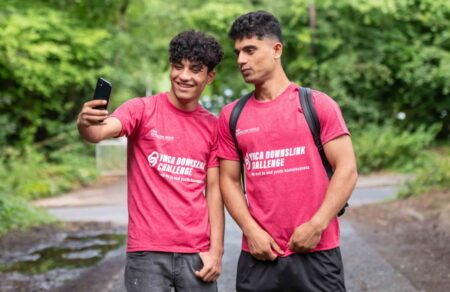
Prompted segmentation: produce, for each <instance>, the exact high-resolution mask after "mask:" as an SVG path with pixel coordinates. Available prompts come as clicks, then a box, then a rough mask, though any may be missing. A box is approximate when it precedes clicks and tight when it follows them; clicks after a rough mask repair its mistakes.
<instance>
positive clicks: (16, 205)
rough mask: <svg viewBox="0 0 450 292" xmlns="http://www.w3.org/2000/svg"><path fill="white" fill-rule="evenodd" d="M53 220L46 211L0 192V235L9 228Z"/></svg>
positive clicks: (20, 227)
mask: <svg viewBox="0 0 450 292" xmlns="http://www.w3.org/2000/svg"><path fill="white" fill-rule="evenodd" d="M53 221H55V219H54V218H52V217H51V216H50V215H48V213H47V212H45V211H44V210H42V209H40V208H36V207H32V206H30V205H29V203H28V202H27V201H26V200H25V199H23V198H21V197H18V196H15V195H10V194H6V193H3V192H0V235H1V234H2V233H5V232H6V231H8V230H9V229H22V228H25V227H29V226H36V225H39V224H43V223H48V222H53Z"/></svg>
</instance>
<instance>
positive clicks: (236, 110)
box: [229, 91, 253, 194]
mask: <svg viewBox="0 0 450 292" xmlns="http://www.w3.org/2000/svg"><path fill="white" fill-rule="evenodd" d="M252 94H253V91H252V92H250V93H247V94H246V95H244V96H243V97H241V98H240V99H239V101H238V102H237V103H236V104H235V105H234V107H233V110H232V111H231V115H230V121H229V127H230V134H231V136H232V137H233V141H234V145H235V146H236V151H237V153H238V154H239V160H240V163H241V183H242V191H243V192H244V194H245V177H244V157H243V155H242V150H241V149H240V148H239V145H238V141H237V138H236V126H237V122H238V120H239V116H240V115H241V112H242V110H243V109H244V106H245V104H246V103H247V101H248V100H249V99H250V97H251V96H252Z"/></svg>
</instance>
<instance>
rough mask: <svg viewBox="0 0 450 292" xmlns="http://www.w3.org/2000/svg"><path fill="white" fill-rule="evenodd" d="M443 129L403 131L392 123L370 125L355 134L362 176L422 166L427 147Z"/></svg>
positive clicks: (435, 127)
mask: <svg viewBox="0 0 450 292" xmlns="http://www.w3.org/2000/svg"><path fill="white" fill-rule="evenodd" d="M439 130H440V126H436V125H435V126H432V127H430V128H426V127H425V126H420V127H418V128H417V129H416V130H411V131H402V130H399V129H398V128H396V127H394V126H393V125H391V124H386V125H384V126H377V125H373V124H372V125H369V126H367V127H366V128H364V130H355V131H353V132H354V133H353V137H354V138H353V143H354V148H355V153H356V159H357V164H358V171H359V172H360V173H369V172H373V171H380V170H385V169H388V170H395V171H402V172H411V171H413V170H414V169H415V167H417V165H419V164H421V161H422V158H421V157H422V156H423V153H424V150H425V147H427V146H429V145H430V143H431V142H432V141H433V140H434V138H435V136H436V134H437V132H438V131H439Z"/></svg>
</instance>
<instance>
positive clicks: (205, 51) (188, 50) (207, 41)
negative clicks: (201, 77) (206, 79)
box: [169, 30, 223, 72]
mask: <svg viewBox="0 0 450 292" xmlns="http://www.w3.org/2000/svg"><path fill="white" fill-rule="evenodd" d="M183 59H187V60H189V61H190V62H198V63H199V64H201V65H205V66H206V67H208V72H211V71H212V70H214V68H215V67H216V66H217V65H218V64H219V63H220V61H222V59H223V50H222V47H221V46H220V44H219V42H218V41H217V40H216V39H215V38H214V37H212V36H209V35H206V34H204V33H203V32H200V31H195V30H186V31H183V32H181V33H179V34H178V35H177V36H175V37H174V38H173V39H172V40H171V41H170V45H169V61H170V62H171V63H181V61H182V60H183Z"/></svg>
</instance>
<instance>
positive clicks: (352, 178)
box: [347, 165, 358, 185]
mask: <svg viewBox="0 0 450 292" xmlns="http://www.w3.org/2000/svg"><path fill="white" fill-rule="evenodd" d="M347 179H348V181H349V182H351V183H352V184H353V185H356V182H357V181H358V170H357V168H356V165H354V166H353V167H351V168H350V169H348V171H347Z"/></svg>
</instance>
